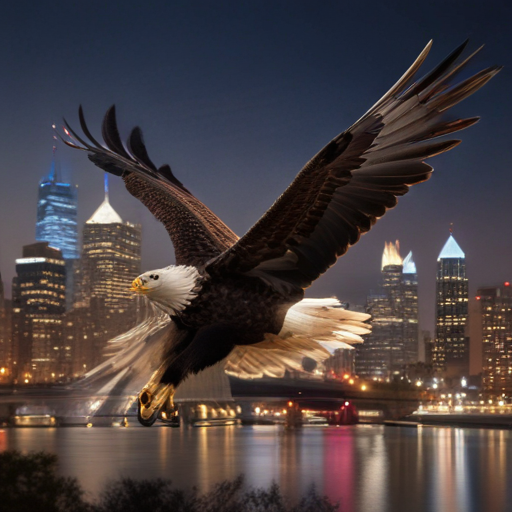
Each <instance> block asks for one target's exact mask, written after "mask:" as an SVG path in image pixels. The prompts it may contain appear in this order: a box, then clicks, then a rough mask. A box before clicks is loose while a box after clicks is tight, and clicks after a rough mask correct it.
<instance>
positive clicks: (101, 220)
mask: <svg viewBox="0 0 512 512" xmlns="http://www.w3.org/2000/svg"><path fill="white" fill-rule="evenodd" d="M103 189H104V191H105V199H103V202H102V203H101V204H100V206H99V208H98V209H97V210H96V211H95V212H94V213H93V214H92V217H91V218H90V219H89V220H88V221H87V222H86V224H121V223H122V222H123V219H121V217H120V216H119V214H118V213H117V212H116V211H115V210H114V208H112V205H111V204H110V202H109V200H108V199H109V198H108V174H107V173H105V175H104V178H103Z"/></svg>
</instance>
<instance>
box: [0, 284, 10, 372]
mask: <svg viewBox="0 0 512 512" xmlns="http://www.w3.org/2000/svg"><path fill="white" fill-rule="evenodd" d="M8 320H9V318H8V314H7V310H6V307H5V298H4V283H3V281H2V276H1V275H0V382H6V381H7V380H9V379H10V373H11V372H10V366H11V365H10V359H11V339H10V329H9V326H8Z"/></svg>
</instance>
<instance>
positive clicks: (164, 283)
mask: <svg viewBox="0 0 512 512" xmlns="http://www.w3.org/2000/svg"><path fill="white" fill-rule="evenodd" d="M200 281H201V275H200V274H199V272H198V271H197V269H196V268H195V267H188V266H185V265H178V266H174V265H171V266H169V267H165V268H160V269H158V270H150V271H149V272H144V274H141V275H140V276H139V277H137V279H135V280H134V281H133V283H132V287H131V288H130V290H131V291H132V292H135V293H138V294H140V295H145V296H146V297H147V298H148V299H150V300H151V301H152V302H154V303H155V305H156V306H158V307H159V308H160V309H162V310H163V311H165V312H166V313H168V314H170V315H175V314H177V313H179V312H180V311H183V310H184V309H185V308H186V307H187V306H188V305H189V304H190V302H191V301H192V299H194V298H195V297H197V294H198V292H199V290H200V289H201V288H200V285H199V282H200Z"/></svg>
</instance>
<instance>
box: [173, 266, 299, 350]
mask: <svg viewBox="0 0 512 512" xmlns="http://www.w3.org/2000/svg"><path fill="white" fill-rule="evenodd" d="M303 296H304V292H303V291H302V290H297V291H296V292H295V293H293V294H287V295H283V294H282V293H280V292H277V291H276V290H275V289H274V288H273V287H271V286H269V285H267V284H266V283H264V282H263V281H261V280H260V279H258V278H256V277H247V276H239V277H237V276H222V277H220V278H219V277H212V278H207V279H205V280H204V281H203V282H202V288H201V291H200V292H199V294H198V296H197V297H196V298H195V299H194V300H193V301H192V302H191V304H190V305H189V306H187V308H186V309H185V310H184V311H183V312H182V313H180V315H179V323H181V324H182V325H183V326H185V327H187V328H189V329H192V330H198V329H201V328H205V327H210V326H213V325H229V326H231V327H233V328H235V329H236V330H237V331H238V332H239V337H238V341H237V343H236V344H237V345H250V344H253V343H258V342H260V341H263V338H264V336H265V334H266V333H270V334H278V333H279V331H280V330H281V328H282V326H283V322H284V318H285V316H286V312H287V311H288V308H290V307H291V306H293V304H295V303H297V302H299V301H300V300H302V298H303Z"/></svg>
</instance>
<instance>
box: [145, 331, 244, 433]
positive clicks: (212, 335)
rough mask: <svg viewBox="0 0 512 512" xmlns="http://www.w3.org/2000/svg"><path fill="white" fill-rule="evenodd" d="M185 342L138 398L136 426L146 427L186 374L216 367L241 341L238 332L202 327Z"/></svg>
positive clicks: (190, 334)
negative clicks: (137, 422) (137, 421)
mask: <svg viewBox="0 0 512 512" xmlns="http://www.w3.org/2000/svg"><path fill="white" fill-rule="evenodd" d="M186 336H187V341H188V340H190V339H191V341H190V342H188V343H187V342H186V341H185V340H181V341H180V342H179V344H178V345H174V349H171V351H170V353H169V355H168V357H166V359H165V361H164V363H163V364H162V365H161V366H160V368H159V369H158V370H157V371H156V372H155V374H154V375H153V377H152V378H151V380H150V381H149V382H148V384H147V385H146V386H145V387H144V389H143V390H142V391H141V392H140V394H139V399H138V420H139V423H141V424H142V425H144V426H146V427H150V426H151V425H153V423H154V422H155V421H156V419H157V418H158V414H159V412H160V410H161V409H162V407H163V406H164V405H165V403H166V402H167V400H171V403H172V397H173V395H174V391H175V389H176V388H177V387H178V385H179V384H180V383H181V382H182V381H183V379H185V378H186V377H187V376H188V375H190V374H196V373H198V372H200V371H201V370H204V369H205V368H207V367H208V366H212V365H214V364H215V363H218V362H219V361H220V360H221V359H224V358H225V357H227V356H228V354H229V353H230V352H231V351H232V350H233V348H234V347H235V344H236V343H237V341H240V340H241V332H240V330H239V329H236V328H235V327H233V326H230V325H224V324H219V325H213V326H210V327H203V328H202V329H199V330H198V331H197V332H196V333H194V332H188V333H187V335H186Z"/></svg>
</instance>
